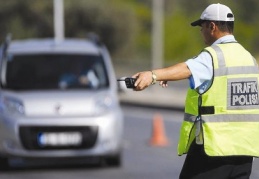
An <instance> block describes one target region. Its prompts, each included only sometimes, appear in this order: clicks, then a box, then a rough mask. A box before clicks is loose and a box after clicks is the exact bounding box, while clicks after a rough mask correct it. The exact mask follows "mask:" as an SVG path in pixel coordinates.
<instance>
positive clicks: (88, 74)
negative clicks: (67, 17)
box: [4, 54, 109, 90]
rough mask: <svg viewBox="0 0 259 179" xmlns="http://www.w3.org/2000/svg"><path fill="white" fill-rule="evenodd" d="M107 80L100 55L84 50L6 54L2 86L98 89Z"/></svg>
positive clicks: (11, 87) (34, 88) (25, 88)
mask: <svg viewBox="0 0 259 179" xmlns="http://www.w3.org/2000/svg"><path fill="white" fill-rule="evenodd" d="M108 86H109V81H108V77H107V71H106V69H105V65H104V61H103V58H102V57H101V56H97V55H84V54H72V55H71V54H33V55H9V56H8V59H7V66H6V84H5V86H4V88H7V89H12V90H42V89H43V90H44V89H61V90H69V89H100V88H107V87H108Z"/></svg>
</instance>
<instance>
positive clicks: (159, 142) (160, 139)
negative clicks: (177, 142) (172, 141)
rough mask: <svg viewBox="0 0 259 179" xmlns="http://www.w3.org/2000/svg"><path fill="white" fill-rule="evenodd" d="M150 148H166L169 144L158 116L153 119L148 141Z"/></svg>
mask: <svg viewBox="0 0 259 179" xmlns="http://www.w3.org/2000/svg"><path fill="white" fill-rule="evenodd" d="M149 144H150V145H152V146H167V145H168V144H169V142H168V139H167V137H166V134H165V130H164V123H163V119H162V116H161V115H160V114H155V116H154V119H153V129H152V136H151V139H150V141H149Z"/></svg>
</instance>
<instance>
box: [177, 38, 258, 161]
mask: <svg viewBox="0 0 259 179" xmlns="http://www.w3.org/2000/svg"><path fill="white" fill-rule="evenodd" d="M204 50H205V51H207V52H209V53H210V54H211V56H212V59H213V69H214V71H213V72H214V74H213V75H214V78H213V83H212V84H211V87H210V88H209V89H208V90H207V91H205V92H204V93H203V94H200V96H201V97H202V106H200V107H199V108H198V102H197V100H198V96H199V94H198V93H197V92H196V91H195V90H191V89H188V94H187V98H186V108H185V115H184V122H183V124H182V128H181V132H180V140H179V144H178V154H179V155H182V154H184V153H187V152H188V150H189V147H190V144H191V142H192V141H193V139H195V130H196V126H195V125H194V124H195V121H196V118H197V115H198V114H199V113H200V115H201V119H202V130H203V138H204V149H205V152H206V153H207V154H208V155H210V156H227V155H249V156H259V138H255V137H254V136H259V98H258V81H259V75H258V74H259V70H258V67H257V64H256V61H255V59H254V58H253V57H252V56H251V54H250V53H249V52H247V51H246V50H245V49H243V47H242V46H241V45H239V44H238V43H229V44H219V45H215V46H211V47H208V48H206V49H204ZM195 101H196V102H195ZM193 104H195V105H193Z"/></svg>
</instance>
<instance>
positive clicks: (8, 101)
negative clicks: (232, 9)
mask: <svg viewBox="0 0 259 179" xmlns="http://www.w3.org/2000/svg"><path fill="white" fill-rule="evenodd" d="M4 106H5V111H6V112H8V113H9V114H12V115H24V106H23V103H22V102H21V101H20V100H18V99H15V98H11V97H5V98H4Z"/></svg>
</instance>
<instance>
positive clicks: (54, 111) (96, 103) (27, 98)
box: [2, 90, 117, 116]
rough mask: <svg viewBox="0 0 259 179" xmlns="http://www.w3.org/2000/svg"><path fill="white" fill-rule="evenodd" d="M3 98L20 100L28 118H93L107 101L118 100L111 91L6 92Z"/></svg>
mask: <svg viewBox="0 0 259 179" xmlns="http://www.w3.org/2000/svg"><path fill="white" fill-rule="evenodd" d="M2 95H3V96H2V97H3V98H10V99H15V100H18V101H19V102H20V103H21V104H23V107H24V111H25V115H26V116H92V115H98V114H97V112H98V111H97V110H99V108H100V107H101V106H102V105H101V104H102V103H105V101H109V102H111V101H113V102H114V100H117V97H116V96H115V95H112V93H111V92H110V91H109V90H102V91H99V92H97V91H61V92H60V91H58V92H57V91H49V92H40V91H37V92H15V93H13V92H5V93H2Z"/></svg>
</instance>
